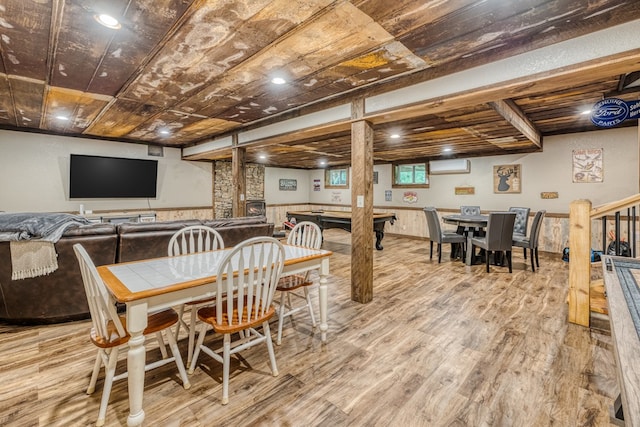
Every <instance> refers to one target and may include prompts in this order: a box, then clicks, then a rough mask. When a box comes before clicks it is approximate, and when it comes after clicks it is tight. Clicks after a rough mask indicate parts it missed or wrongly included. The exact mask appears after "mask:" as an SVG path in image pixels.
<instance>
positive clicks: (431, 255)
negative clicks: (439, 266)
mask: <svg viewBox="0 0 640 427" xmlns="http://www.w3.org/2000/svg"><path fill="white" fill-rule="evenodd" d="M429 243H430V245H429V246H430V249H429V259H433V242H432V241H431V242H429Z"/></svg>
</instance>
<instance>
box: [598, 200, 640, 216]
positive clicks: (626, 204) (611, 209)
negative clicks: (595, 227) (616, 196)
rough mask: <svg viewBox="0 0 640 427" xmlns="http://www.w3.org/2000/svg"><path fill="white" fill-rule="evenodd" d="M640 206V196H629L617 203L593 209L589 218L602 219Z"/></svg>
mask: <svg viewBox="0 0 640 427" xmlns="http://www.w3.org/2000/svg"><path fill="white" fill-rule="evenodd" d="M639 204H640V194H636V195H633V196H629V197H627V198H624V199H621V200H617V201H615V202H610V203H606V204H604V205H600V206H597V207H595V208H593V209H591V213H590V214H589V216H590V217H591V219H598V218H602V217H603V216H605V215H609V214H612V213H615V212H618V211H620V210H622V209H625V208H630V207H631V206H637V205H639Z"/></svg>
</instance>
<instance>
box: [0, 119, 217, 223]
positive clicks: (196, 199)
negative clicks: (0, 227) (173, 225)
mask: <svg viewBox="0 0 640 427" xmlns="http://www.w3.org/2000/svg"><path fill="white" fill-rule="evenodd" d="M0 153H1V155H0V211H7V212H46V211H63V212H75V211H78V209H79V205H80V204H81V203H82V204H83V205H84V208H85V209H87V210H94V211H101V210H102V211H104V210H112V211H121V210H126V209H145V210H153V209H156V208H158V209H161V208H179V207H203V206H211V205H212V190H211V188H212V181H211V174H212V166H211V163H204V162H187V161H183V160H181V158H180V156H181V153H180V150H178V149H175V148H165V149H164V157H152V156H148V155H147V146H146V145H144V144H127V143H119V142H104V141H98V140H92V139H85V138H69V137H63V136H51V135H43V134H37V133H25V132H13V131H6V130H0ZM71 153H73V154H88V155H97V156H112V157H127V158H136V159H154V160H158V193H157V197H156V198H155V199H85V200H83V199H69V158H70V154H71Z"/></svg>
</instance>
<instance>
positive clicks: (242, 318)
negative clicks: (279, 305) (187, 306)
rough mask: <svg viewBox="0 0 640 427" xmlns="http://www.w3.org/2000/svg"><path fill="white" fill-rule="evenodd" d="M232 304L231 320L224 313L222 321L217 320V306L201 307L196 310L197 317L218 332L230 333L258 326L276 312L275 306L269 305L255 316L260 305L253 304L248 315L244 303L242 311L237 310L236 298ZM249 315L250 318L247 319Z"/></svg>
mask: <svg viewBox="0 0 640 427" xmlns="http://www.w3.org/2000/svg"><path fill="white" fill-rule="evenodd" d="M233 305H234V309H233V314H232V319H231V322H229V317H228V316H227V314H226V313H223V315H222V323H218V322H217V309H218V307H217V306H209V307H204V308H201V309H200V310H198V318H199V319H200V320H201V321H203V322H206V323H208V324H210V325H211V326H212V327H213V330H214V331H216V332H217V333H219V334H232V333H234V332H240V331H243V330H245V329H248V328H253V327H256V326H259V325H261V324H263V323H264V322H266V321H267V320H269V319H271V317H272V316H273V315H274V314H275V312H276V310H275V308H274V307H273V306H271V307H269V308H268V309H267V310H266V311H265V313H264V315H262V316H258V317H256V312H258V311H260V309H261V307H256V306H254V307H253V309H252V310H251V316H249V312H248V310H247V305H246V304H245V305H244V307H243V310H242V313H240V312H239V311H238V302H237V300H234V302H233ZM250 317H251V320H249V318H250Z"/></svg>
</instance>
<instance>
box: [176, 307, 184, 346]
mask: <svg viewBox="0 0 640 427" xmlns="http://www.w3.org/2000/svg"><path fill="white" fill-rule="evenodd" d="M183 314H184V304H180V309H179V310H178V324H177V325H176V334H175V335H176V339H178V338H179V337H180V324H181V323H183V320H182V315H183Z"/></svg>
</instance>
